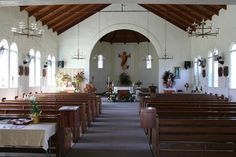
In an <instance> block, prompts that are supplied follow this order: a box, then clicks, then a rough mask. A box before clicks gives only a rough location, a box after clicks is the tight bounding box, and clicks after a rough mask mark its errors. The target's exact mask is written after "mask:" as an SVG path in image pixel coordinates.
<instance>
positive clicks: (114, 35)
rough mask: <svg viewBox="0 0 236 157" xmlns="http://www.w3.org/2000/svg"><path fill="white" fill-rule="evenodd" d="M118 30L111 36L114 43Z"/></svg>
mask: <svg viewBox="0 0 236 157" xmlns="http://www.w3.org/2000/svg"><path fill="white" fill-rule="evenodd" d="M117 32H118V31H115V32H114V33H113V36H112V37H111V44H112V43H113V41H114V39H115V37H116V34H117Z"/></svg>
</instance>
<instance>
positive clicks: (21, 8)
mask: <svg viewBox="0 0 236 157" xmlns="http://www.w3.org/2000/svg"><path fill="white" fill-rule="evenodd" d="M29 7H30V6H20V11H23V10H25V9H27V8H29Z"/></svg>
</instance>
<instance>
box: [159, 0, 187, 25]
mask: <svg viewBox="0 0 236 157" xmlns="http://www.w3.org/2000/svg"><path fill="white" fill-rule="evenodd" d="M155 7H156V9H158V10H160V11H161V12H163V13H164V14H166V16H170V17H173V18H174V19H176V20H178V21H179V22H181V23H182V24H184V25H185V26H188V25H189V24H190V23H191V22H189V21H187V20H186V19H185V18H183V17H180V16H179V15H178V13H174V12H173V11H171V10H168V9H167V8H166V7H165V6H163V5H158V4H156V5H155Z"/></svg>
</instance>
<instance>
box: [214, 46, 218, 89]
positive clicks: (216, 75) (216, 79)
mask: <svg viewBox="0 0 236 157" xmlns="http://www.w3.org/2000/svg"><path fill="white" fill-rule="evenodd" d="M218 54H219V52H218V50H217V49H215V50H214V53H213V61H214V63H213V67H214V68H213V87H218V78H219V77H218V67H219V63H218V61H217V60H215V59H214V56H216V55H218Z"/></svg>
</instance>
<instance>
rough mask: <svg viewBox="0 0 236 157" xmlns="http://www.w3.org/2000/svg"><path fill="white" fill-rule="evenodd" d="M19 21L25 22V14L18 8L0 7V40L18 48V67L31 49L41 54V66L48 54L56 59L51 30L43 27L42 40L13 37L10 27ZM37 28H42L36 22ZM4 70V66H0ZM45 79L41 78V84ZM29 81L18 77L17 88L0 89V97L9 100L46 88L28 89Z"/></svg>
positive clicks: (56, 40)
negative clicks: (13, 43) (4, 40)
mask: <svg viewBox="0 0 236 157" xmlns="http://www.w3.org/2000/svg"><path fill="white" fill-rule="evenodd" d="M21 20H24V21H25V22H26V20H27V13H26V12H25V11H22V12H20V8H19V7H1V8H0V21H1V30H0V40H2V39H6V40H7V41H8V44H9V45H10V44H11V43H12V42H15V43H16V44H17V46H18V65H23V59H24V57H25V54H26V53H28V52H29V50H30V49H31V48H33V49H34V50H35V51H37V50H39V51H40V53H41V66H42V68H43V64H44V63H45V62H46V60H47V56H48V54H51V55H54V56H55V57H56V59H57V58H58V43H59V42H58V36H57V34H56V33H53V32H52V31H51V30H48V29H47V27H46V26H43V29H44V31H45V32H44V35H43V37H42V38H40V39H39V38H27V37H25V36H24V37H22V36H14V35H13V33H12V32H11V31H10V29H11V27H13V26H16V25H17V23H18V22H19V21H21ZM34 20H35V19H34V18H33V17H31V18H30V22H31V21H34ZM37 24H38V26H39V28H41V27H42V24H41V22H37ZM1 68H4V65H1ZM44 79H45V78H42V82H46V81H44ZM28 84H29V81H28V77H27V76H21V77H19V88H18V89H16V88H13V89H0V97H7V98H9V99H12V98H14V96H16V95H20V96H21V95H22V93H23V92H25V93H28V92H30V91H31V92H34V91H40V90H42V89H43V88H45V87H46V84H42V85H41V87H40V88H29V85H28Z"/></svg>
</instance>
